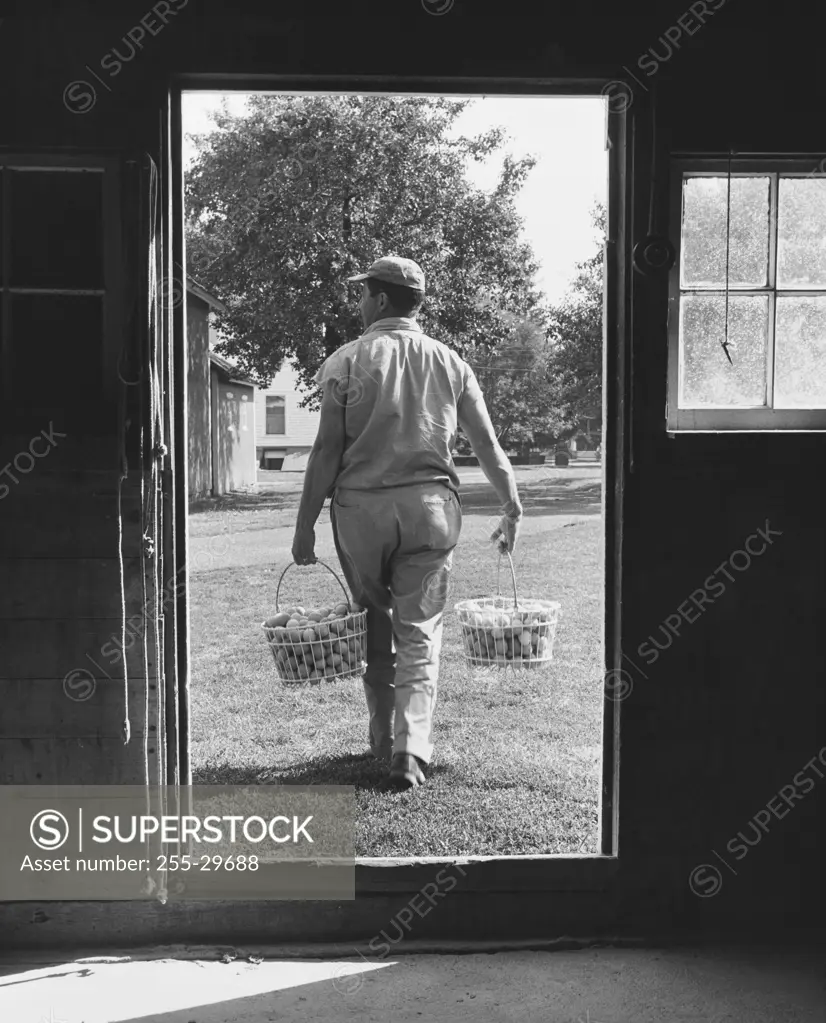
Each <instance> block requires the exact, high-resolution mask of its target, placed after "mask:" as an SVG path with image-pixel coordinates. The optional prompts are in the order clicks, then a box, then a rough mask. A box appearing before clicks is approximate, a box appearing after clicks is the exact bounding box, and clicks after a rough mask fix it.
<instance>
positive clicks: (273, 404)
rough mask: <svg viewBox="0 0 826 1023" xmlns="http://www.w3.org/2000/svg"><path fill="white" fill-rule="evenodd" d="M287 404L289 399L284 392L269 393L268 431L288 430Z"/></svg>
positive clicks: (281, 431) (281, 432)
mask: <svg viewBox="0 0 826 1023" xmlns="http://www.w3.org/2000/svg"><path fill="white" fill-rule="evenodd" d="M286 404H287V399H286V398H285V397H284V395H282V394H275V395H273V394H268V395H267V433H280V434H285V433H286V432H287V427H286V419H285V416H286Z"/></svg>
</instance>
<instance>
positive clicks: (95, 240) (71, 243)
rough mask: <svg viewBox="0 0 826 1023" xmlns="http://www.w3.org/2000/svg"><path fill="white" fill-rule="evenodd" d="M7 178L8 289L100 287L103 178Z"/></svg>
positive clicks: (27, 174) (25, 174)
mask: <svg viewBox="0 0 826 1023" xmlns="http://www.w3.org/2000/svg"><path fill="white" fill-rule="evenodd" d="M11 174H12V178H11V206H12V215H11V221H12V225H11V284H12V286H14V287H20V288H36V287H40V288H88V289H99V288H103V204H102V186H103V175H102V174H99V173H96V172H94V171H83V172H66V171H18V170H15V171H12V172H11Z"/></svg>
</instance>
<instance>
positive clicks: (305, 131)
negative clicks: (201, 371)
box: [186, 96, 543, 407]
mask: <svg viewBox="0 0 826 1023" xmlns="http://www.w3.org/2000/svg"><path fill="white" fill-rule="evenodd" d="M468 102H470V101H468V100H463V101H456V100H450V99H446V98H439V99H435V100H433V99H424V98H418V97H405V98H395V97H360V96H311V97H304V96H302V97H287V96H256V97H253V98H251V99H250V100H249V103H248V111H249V112H248V114H247V115H246V116H242V117H235V116H232V115H230V114H229V113H227V112H226V111H223V112H221V113H219V114H217V115H216V117H215V120H216V125H217V128H218V129H219V130H216V131H212V132H209V133H207V134H205V135H202V136H196V137H195V141H196V145H197V147H198V157H197V159H196V161H195V164H194V166H193V168H192V170H191V172H190V174H189V175H188V178H187V183H186V199H187V260H188V265H189V268H190V272H191V273H192V275H193V276H194V277H195V278H196V279H197V280H199V281H200V283H202V284H203V285H204V286H205V287H206V288H208V289H210V290H212V291H214V292H215V293H216V295H218V297H220V298H221V300H222V301H223V302H224V303H225V304H226V305H227V307H228V312H227V314H226V315H225V316H221V317H220V318H219V319H218V321H217V324H216V326H217V327H218V330H219V332H220V334H221V336H222V339H223V342H222V345H221V351H222V353H223V354H224V355H226V356H227V357H229V358H231V359H233V360H234V361H235V362H236V363H237V364H238V365H239V368H241V369H242V370H244V371H246V372H247V373H248V374H250V375H251V376H253V377H254V378H255V379H256V380H257V381H258V382H259V383H260V384H261V385H262V386H268V385H269V382H270V381H271V379H272V377H273V375H274V374H275V373H276V372H277V371H278V369H279V368H280V366H281V364H282V362H283V360H284V359H290V360H292V361H293V362H294V364H295V366H296V368H297V370H298V372H299V377H300V383H301V384H302V385H303V386H304V387H305V388H308V389H309V390H310V391H311V394H310V396H309V397H308V399H305V404H310V405H313V406H314V407H317V401H318V396H319V395H318V391H317V390H315V389H314V387H313V384H312V378H313V376H314V375H315V372H316V370H317V369H318V367H319V366H320V364H321V363H322V362H323V361H324V359H325V358H326V357H327V356H328V355H329V354H331V353H332V352H333V351H335V349H336V348H338V347H339V346H340V345H341V344H343V343H345V342H346V341H349V340H352V339H354V338H356V337H358V336H359V335H360V334H361V332H362V325H361V322H360V320H359V317H358V312H357V308H356V307H357V290H356V289H355V288H354V287H353V286H352V285H350V286H348V285H347V284H346V283H345V282H346V278H347V277H348V276H350V275H352V274H355V273H358V272H360V271H363V270H364V269H365V268H366V267H367V266H369V265H370V263H372V262H373V260H375V259H376V258H378V257H379V256H381V255H400V256H407V257H409V258H413V259H415V260H416V261H417V262H419V263H420V264H421V265H422V266H423V268H424V269H425V272H426V274H427V290H428V296H427V299H426V303H425V307H424V309H423V310H422V312H421V314H420V315H419V317H418V319H419V322H420V323H421V325H422V328H423V329H424V330H425V331H426V332H427V333H428V334H431V335H432V336H434V337H436V338H438V339H439V340H441V341H443V342H444V343H445V344H448V345H450V346H451V347H452V348H454V349H455V350H456V351H457V352H459V354H460V355H462V356H463V357H465V358H467V359H468V361H470V362H477V361H482V362H484V361H485V360H486V359H487V360H489V359H490V358H491V357H492V353H494V352H496V351H497V349H498V348H500V347H501V345H502V344H503V343H504V342H505V341H506V339H507V337H508V333H509V330H510V324H511V321H512V320H513V318H514V317H517V318H522V319H529V318H530V317H531V316H532V315H535V314H536V313H539V314H540V316H541V315H542V314H543V310H542V296H541V294H540V293H539V292H538V290H537V289H536V288H535V286H534V284H533V280H534V275H535V273H536V271H537V270H538V269H539V267H538V263H537V262H536V259H535V256H534V254H533V252H532V250H531V248H530V246H529V245H527V244H526V243H525V242H524V241H522V240H521V230H522V221H521V218H520V217H519V216H518V215H517V213H516V211H515V208H514V197H515V196H516V195H517V194H518V192H519V189H520V188H521V186H522V183H523V182H524V180H525V177H526V175H527V174H528V172H529V171H530V169H531V168H532V167H533V166H534V163H535V160H534V159H533V158H531V157H526V158H524V159H521V160H516V159H514V158H512V157H509V156H506V157H505V158H504V164H503V167H502V170H501V172H500V177H499V181H498V183H497V186H496V188H495V189H494V190H493V191H492V192H491V193H486V192H484V191H482V190H480V189H477V188H474V187H472V186H471V184H470V183H469V182H468V180H467V178H466V174H465V166H466V161H467V160H469V159H470V160H477V161H479V160H484V159H485V158H486V157H487V156H488V155H490V154H491V153H492V152H494V151H495V150H497V149H498V148H499V147H500V146H501V145H502V144H503V142H504V140H505V134H504V131H503V129H501V128H495V129H492V130H490V131H488V132H486V133H484V134H483V135H480V136H478V137H475V138H467V137H460V138H454V137H450V136H449V134H448V132H449V129H450V128H451V126H452V125H453V123H454V121H455V120H456V118H457V117H458V116H459V114H460V113H461V112H462V110H464V109H465V107H466V106H467V104H468ZM480 296H482V297H483V298H484V299H485V301H479V299H480ZM509 318H510V320H509Z"/></svg>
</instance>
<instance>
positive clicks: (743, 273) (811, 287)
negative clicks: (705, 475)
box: [667, 160, 826, 432]
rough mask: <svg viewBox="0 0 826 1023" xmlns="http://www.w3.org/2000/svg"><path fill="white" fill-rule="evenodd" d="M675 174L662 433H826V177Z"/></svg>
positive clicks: (772, 171) (769, 169)
mask: <svg viewBox="0 0 826 1023" xmlns="http://www.w3.org/2000/svg"><path fill="white" fill-rule="evenodd" d="M674 170H675V173H674V176H673V178H672V181H674V183H675V195H674V207H673V210H672V213H673V216H672V221H671V222H672V225H674V227H673V229H672V235H673V237H672V241H673V242H674V244H675V247H676V249H677V252H678V258H677V261H676V263H675V266H674V268H673V270H672V271H671V282H670V296H669V327H668V329H669V357H668V408H667V428H668V430H669V431H674V432H679V431H701V432H702V431H705V432H716V431H720V430H734V431H760V430H798V431H803V430H826V243H824V239H826V178H824V177H823V176H822V174H821V173H820V172H818V173H815V172H813V171H812V164H811V162H809V163H808V165H806V164H805V163H804V162H801V161H795V160H783V161H776V162H773V161H768V160H767V161H759V162H755V161H754V160H751V161H745V160H732V161H731V164H730V165H729V161H728V160H723V161H709V160H681V161H676V162H675V164H674ZM729 171H730V173H729Z"/></svg>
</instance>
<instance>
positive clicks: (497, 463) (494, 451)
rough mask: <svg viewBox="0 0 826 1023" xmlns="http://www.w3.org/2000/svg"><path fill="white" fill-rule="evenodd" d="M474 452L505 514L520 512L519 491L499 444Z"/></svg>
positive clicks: (506, 457)
mask: <svg viewBox="0 0 826 1023" xmlns="http://www.w3.org/2000/svg"><path fill="white" fill-rule="evenodd" d="M475 454H476V457H477V458H478V459H479V465H480V467H481V469H482V472H483V473H484V474H485V476H487V478H488V482H489V483H490V485H491V486H492V487H493V489H494V490H495V491H496V495H497V497H498V498H499V500H500V501H501V502H502V506H503V508H504V510H505V514H506V515H516V514H519V513H521V511H522V502H521V501H520V500H519V493H518V491H517V489H516V477H515V476H514V475H513V469H512V468H511V464H510V462H509V461H508V456H507V455H506V454H505V452H504V451H503V450H502V447H501V445H499V444H496V445H491V446H490V447H487V446H486V447H484V448H482V449H481V450H480V451H477V452H476V453H475Z"/></svg>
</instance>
